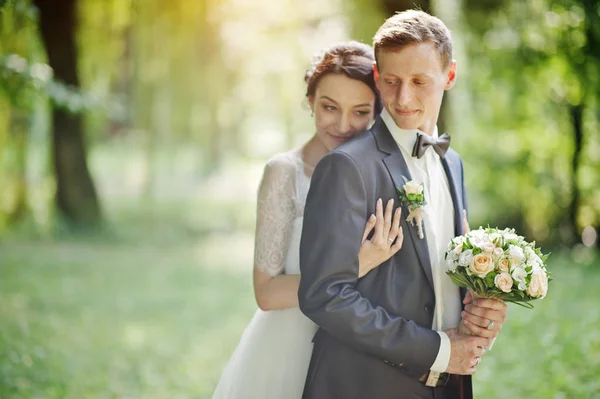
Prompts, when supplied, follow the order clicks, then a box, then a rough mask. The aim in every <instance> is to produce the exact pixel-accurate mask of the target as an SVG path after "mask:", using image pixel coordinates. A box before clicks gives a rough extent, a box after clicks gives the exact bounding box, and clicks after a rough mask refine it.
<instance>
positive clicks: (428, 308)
mask: <svg viewBox="0 0 600 399" xmlns="http://www.w3.org/2000/svg"><path fill="white" fill-rule="evenodd" d="M425 313H427V314H432V313H433V306H432V305H430V304H429V303H428V304H427V305H425Z"/></svg>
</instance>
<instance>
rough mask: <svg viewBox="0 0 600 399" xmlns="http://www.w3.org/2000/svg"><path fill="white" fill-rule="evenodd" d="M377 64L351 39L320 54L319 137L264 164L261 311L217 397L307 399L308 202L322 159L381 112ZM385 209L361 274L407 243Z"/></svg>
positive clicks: (315, 86) (310, 83) (371, 222)
mask: <svg viewBox="0 0 600 399" xmlns="http://www.w3.org/2000/svg"><path fill="white" fill-rule="evenodd" d="M373 61H374V56H373V52H372V50H371V48H370V47H369V46H367V45H365V44H362V43H358V42H347V43H341V44H338V45H335V46H333V47H331V48H328V49H327V50H325V51H324V52H322V53H321V54H320V55H319V56H318V57H316V58H315V60H314V62H313V65H312V67H311V68H310V69H309V70H308V71H307V72H306V75H305V81H306V83H307V90H306V97H307V99H308V102H309V104H310V107H311V109H312V115H313V116H314V118H315V130H316V133H315V134H314V136H313V137H312V138H311V139H310V140H309V141H308V142H307V143H306V144H305V145H304V146H302V147H301V148H299V149H295V150H291V151H289V152H285V153H281V154H277V155H275V156H274V157H272V158H271V159H270V160H269V161H268V163H267V165H266V166H265V169H264V174H263V177H262V181H261V184H260V188H259V191H258V210H257V223H256V238H255V240H256V242H255V254H254V292H255V296H256V302H257V303H258V306H259V308H260V309H259V310H257V311H256V314H255V315H254V317H253V318H252V320H251V321H250V324H249V325H248V327H247V328H246V331H245V332H244V334H243V335H242V338H241V340H240V342H239V344H238V346H237V348H236V350H235V352H234V353H233V355H232V357H231V359H230V360H229V363H228V364H227V365H226V367H225V369H224V371H223V374H222V375H221V379H220V381H219V383H218V385H217V387H216V390H215V392H214V394H213V399H284V398H285V399H294V398H298V399H299V398H300V397H301V396H302V390H303V388H304V381H305V378H306V373H307V370H308V363H309V361H310V356H311V352H312V342H311V341H312V338H313V335H314V333H315V332H316V330H317V326H316V325H315V324H314V323H313V322H312V321H310V320H309V319H308V318H306V317H305V316H304V315H303V314H302V313H301V312H300V310H299V308H298V286H299V283H300V267H299V245H300V233H301V230H302V216H303V212H304V204H305V200H306V195H307V193H308V187H309V184H310V177H311V175H312V172H313V169H314V167H315V165H316V164H317V162H319V160H320V159H321V158H322V157H323V156H324V155H325V154H326V153H327V152H329V151H331V150H333V149H334V148H336V147H337V146H339V145H340V144H342V143H344V142H345V141H347V140H349V139H351V138H352V137H353V136H354V135H356V134H357V133H358V132H362V131H364V130H365V129H366V128H368V126H369V125H370V124H371V123H372V122H373V120H374V118H375V116H376V115H377V114H378V113H379V111H380V110H381V103H380V100H379V96H378V93H377V90H376V88H375V82H374V78H373V69H372V66H373ZM383 208H384V207H383V204H382V201H381V200H379V201H378V203H377V207H376V214H375V215H371V217H370V218H369V219H368V220H366V221H365V224H366V226H365V231H364V235H363V242H362V246H361V248H360V251H359V253H358V259H359V277H362V276H364V275H365V274H367V273H368V272H369V271H370V270H372V269H373V268H375V267H377V266H379V265H380V264H381V263H383V262H384V261H386V260H387V259H389V258H390V257H391V256H392V255H393V254H395V253H396V252H397V251H398V250H399V249H400V248H401V246H402V241H403V235H402V231H401V230H400V229H399V225H400V214H399V212H396V213H395V214H394V215H393V217H392V209H393V200H390V201H388V202H387V204H386V207H385V210H384V209H383ZM399 209H400V208H399ZM373 230H374V232H373V234H372V236H371V232H372V231H373ZM369 237H370V238H369ZM323 245H327V237H323Z"/></svg>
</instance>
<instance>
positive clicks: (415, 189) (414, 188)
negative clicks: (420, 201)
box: [403, 180, 421, 195]
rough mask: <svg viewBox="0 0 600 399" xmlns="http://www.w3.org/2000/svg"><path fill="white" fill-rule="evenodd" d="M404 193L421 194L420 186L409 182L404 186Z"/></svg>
mask: <svg viewBox="0 0 600 399" xmlns="http://www.w3.org/2000/svg"><path fill="white" fill-rule="evenodd" d="M403 188H404V192H405V193H406V195H408V194H421V185H420V184H418V183H415V182H414V181H412V180H411V181H409V182H407V183H406V184H405V185H404V187H403Z"/></svg>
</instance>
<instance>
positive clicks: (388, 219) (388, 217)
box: [383, 198, 394, 241]
mask: <svg viewBox="0 0 600 399" xmlns="http://www.w3.org/2000/svg"><path fill="white" fill-rule="evenodd" d="M392 212H394V199H393V198H390V199H389V200H388V202H387V205H386V206H385V215H384V216H383V238H384V239H385V240H386V241H387V239H388V237H389V234H390V229H391V227H392Z"/></svg>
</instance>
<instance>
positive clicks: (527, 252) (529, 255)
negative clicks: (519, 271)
mask: <svg viewBox="0 0 600 399" xmlns="http://www.w3.org/2000/svg"><path fill="white" fill-rule="evenodd" d="M525 256H526V257H527V259H533V258H535V257H537V254H536V253H535V251H534V250H533V249H532V248H531V247H525Z"/></svg>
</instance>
